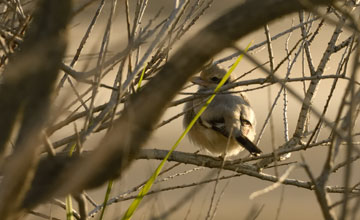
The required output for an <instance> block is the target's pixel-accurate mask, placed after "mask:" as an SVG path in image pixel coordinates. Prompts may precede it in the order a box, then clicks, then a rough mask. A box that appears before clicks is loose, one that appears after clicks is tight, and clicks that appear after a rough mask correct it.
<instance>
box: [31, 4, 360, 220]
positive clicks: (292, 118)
mask: <svg viewBox="0 0 360 220" xmlns="http://www.w3.org/2000/svg"><path fill="white" fill-rule="evenodd" d="M190 2H191V1H190ZM82 3H83V1H75V5H81V4H82ZM99 4H100V1H95V3H93V4H91V5H90V6H89V7H86V8H85V9H84V11H82V12H81V13H79V14H78V15H76V16H75V17H74V18H73V19H72V21H71V24H70V25H69V27H68V31H69V36H68V40H69V46H68V49H67V57H66V58H65V60H64V63H66V64H68V63H69V62H70V61H71V59H72V57H73V56H74V54H75V52H76V50H77V48H78V47H79V44H80V42H81V39H82V38H83V36H84V33H85V32H86V29H87V28H88V25H89V24H90V21H91V18H92V17H93V16H94V13H95V11H96V10H97V8H98V5H99ZM237 4H239V1H236V0H221V1H220V0H214V1H213V2H212V4H211V6H210V7H209V8H208V9H207V10H206V11H205V13H204V14H203V15H202V16H201V17H200V18H199V20H198V21H197V22H196V23H195V24H194V25H193V26H192V27H191V28H190V30H189V31H188V32H186V34H185V35H184V37H183V38H182V39H181V40H180V41H179V42H177V43H176V44H175V45H174V46H173V47H172V49H171V51H170V53H169V55H170V56H171V54H172V53H174V51H176V49H177V48H178V47H181V45H182V44H183V43H184V42H186V40H188V39H190V38H191V36H193V35H194V34H195V33H197V32H198V31H199V30H201V29H202V28H203V27H205V26H206V25H207V24H209V23H210V22H211V21H213V20H214V19H216V18H217V17H218V16H220V15H223V14H225V13H226V12H227V11H228V10H229V9H231V8H233V7H234V5H237ZM160 8H163V9H162V11H161V13H160V15H159V16H158V17H157V18H156V20H154V23H157V22H159V21H161V20H162V19H165V18H166V17H167V16H168V15H169V13H170V12H171V11H172V10H173V8H174V1H169V0H156V1H149V2H148V6H147V8H146V10H145V12H144V17H143V21H144V23H142V25H143V26H145V25H146V23H145V21H149V20H151V19H154V17H155V16H156V14H157V13H158V11H159V9H160ZM110 10H111V4H110V1H106V3H105V5H104V9H103V11H102V12H101V14H100V15H99V18H98V20H97V23H96V25H95V26H94V29H93V31H92V32H91V35H90V37H89V39H88V41H87V43H86V47H84V50H83V52H82V55H81V56H80V59H79V62H78V63H77V65H76V67H74V68H75V69H76V70H78V71H86V70H90V69H92V68H94V67H95V66H96V62H97V54H98V52H99V50H100V46H101V39H102V38H103V35H104V30H105V28H106V24H107V19H108V15H109V13H110ZM134 10H135V2H131V1H130V17H131V16H133V14H134ZM321 10H324V9H321ZM308 16H309V17H310V18H313V17H314V15H309V14H308V13H305V17H306V18H308ZM334 17H335V16H334ZM319 22H320V20H316V21H314V22H313V23H312V27H309V28H310V31H309V32H311V33H313V32H314V31H315V30H316V28H317V25H318V24H319ZM298 24H299V15H298V13H294V14H290V15H288V16H286V17H282V18H280V19H277V20H276V21H274V22H272V23H270V24H268V27H269V31H270V35H271V36H275V35H277V34H279V33H281V32H283V31H285V30H288V29H289V28H291V27H292V26H296V25H298ZM238 28H241V27H238ZM334 29H335V26H334V24H330V23H328V22H325V23H324V25H323V26H322V27H321V29H320V32H319V34H318V35H317V36H316V38H315V39H314V40H313V42H312V44H311V53H312V59H313V63H314V66H315V67H316V66H317V65H318V63H319V61H320V59H321V57H322V54H323V53H324V51H325V49H326V47H327V45H328V42H329V40H330V37H331V36H332V34H333V31H334ZM351 34H352V33H351V32H350V31H349V30H347V29H344V31H343V33H342V34H341V36H340V37H339V39H338V42H342V41H344V40H346V39H347V38H348V37H349V36H350V35H351ZM301 38H302V37H301V30H300V29H299V28H298V29H295V30H294V31H292V32H290V33H288V34H284V35H283V36H281V37H279V38H277V39H276V40H273V41H272V49H273V53H274V64H275V66H276V65H277V64H279V63H280V62H281V61H282V60H283V59H284V58H285V57H286V53H287V52H286V50H287V49H286V48H287V47H288V49H289V48H290V49H291V48H292V47H294V46H295V45H296V44H297V42H298V41H299V40H300V39H301ZM264 41H265V42H266V35H265V31H264V28H261V29H259V30H257V31H255V32H253V33H251V34H249V35H248V36H246V37H245V38H243V39H240V40H239V41H238V42H237V43H236V45H237V46H238V47H240V48H245V47H246V45H248V44H249V43H250V42H252V45H257V44H259V43H261V42H264ZM127 43H128V40H127V27H126V16H125V6H124V1H119V2H118V4H117V7H116V14H115V17H114V20H113V26H112V29H111V35H110V41H109V51H108V53H107V56H109V57H111V56H112V55H113V54H116V53H117V52H119V51H121V50H123V49H124V48H125V47H126V46H127ZM150 43H151V42H145V43H144V45H143V47H142V48H141V50H140V51H139V54H140V57H141V54H143V53H144V51H146V48H147V47H148V46H149V44H150ZM296 51H297V50H296ZM235 52H236V50H234V49H231V48H229V49H226V50H224V51H223V52H221V53H220V54H218V55H217V56H216V57H214V60H215V61H217V60H219V59H222V58H224V57H227V56H229V55H231V54H233V53H235ZM249 54H250V55H251V56H253V57H254V58H256V59H257V60H258V61H259V62H260V63H266V62H267V61H268V60H269V54H268V49H267V46H266V44H264V45H263V46H260V47H258V48H256V49H254V50H252V51H250V52H249ZM341 56H342V53H337V54H334V55H333V56H331V59H330V62H329V63H328V65H327V66H326V69H325V71H324V72H325V73H324V74H325V75H326V74H335V73H336V71H337V68H338V63H339V59H340V58H341ZM293 59H297V61H296V62H295V64H294V67H293V68H292V69H291V73H290V78H296V77H302V74H303V73H304V74H305V75H306V76H309V75H310V73H309V69H308V68H307V61H306V58H305V54H304V52H303V50H302V51H300V54H299V56H298V57H296V58H295V55H294V54H292V55H291V56H290V60H289V61H288V60H285V64H283V65H282V66H281V67H280V69H279V70H278V71H277V73H276V76H277V77H279V78H284V77H285V75H286V72H287V67H288V63H289V62H291V61H292V60H293ZM234 61H235V58H234V59H229V60H228V61H226V62H223V63H221V65H222V66H223V67H225V68H229V67H230V66H231V65H232V63H233V62H234ZM265 66H266V67H267V68H268V67H269V63H266V64H265ZM304 66H305V68H304ZM349 66H351V64H349ZM255 67H256V65H254V64H253V63H252V62H250V61H249V60H248V59H246V58H245V59H243V60H242V61H241V63H240V64H239V66H238V67H237V68H236V70H235V71H234V73H233V74H235V75H236V76H241V75H242V74H244V73H246V72H248V71H251V70H253V69H254V68H255ZM349 71H350V70H349ZM115 72H116V68H114V70H113V71H112V72H111V73H110V74H108V75H107V76H106V77H104V78H103V80H102V83H103V84H106V85H109V86H112V82H113V81H114V76H115ZM61 75H62V74H61ZM265 77H267V74H266V73H264V72H263V71H262V70H260V69H255V70H253V71H251V72H250V73H249V74H248V75H246V76H245V77H244V78H242V79H241V80H244V81H245V80H251V79H258V78H265ZM356 80H357V81H358V82H359V80H360V78H359V77H358V78H357V79H356ZM145 83H146V81H145ZM332 83H333V79H324V80H321V83H320V86H319V87H318V89H317V93H316V96H315V98H314V99H313V102H312V104H313V105H312V109H315V110H317V111H319V112H321V111H322V110H323V107H324V105H325V103H326V99H327V97H328V95H329V92H330V89H331V85H332ZM347 84H348V81H347V80H344V79H340V80H339V82H338V84H337V87H336V89H335V92H334V95H333V97H332V100H331V102H330V107H329V109H328V111H327V113H326V117H327V118H328V119H329V120H330V121H331V122H332V121H334V120H335V118H336V115H337V114H338V109H339V105H340V103H341V101H342V99H343V95H344V91H345V88H346V86H347ZM189 85H190V83H189ZM286 85H287V86H288V87H289V88H291V89H293V90H294V91H296V92H297V94H300V96H301V97H304V86H305V89H306V88H307V87H308V86H309V81H306V82H305V83H304V82H301V81H298V82H291V83H287V84H286ZM76 88H77V89H78V91H80V92H81V91H85V90H86V89H87V85H86V84H84V83H76ZM196 89H197V87H196V86H190V87H189V88H187V89H186V90H184V91H186V92H195V91H196ZM280 89H281V86H280V85H279V84H273V85H271V86H267V87H261V85H258V84H256V85H249V86H243V87H240V88H238V90H250V91H247V92H246V93H247V95H248V97H249V98H250V102H251V105H252V107H253V109H254V111H255V113H256V117H257V133H258V134H259V133H260V130H261V128H262V126H263V125H264V122H265V120H266V118H267V116H268V113H269V111H270V110H269V109H270V106H271V105H272V104H273V103H274V100H275V98H276V97H277V96H278V93H279V91H280ZM110 94H111V89H108V88H104V87H100V89H99V95H98V96H97V99H96V100H95V101H96V102H95V105H96V106H99V105H102V104H105V103H106V102H107V101H108V99H109V96H110ZM73 97H74V94H73V91H72V90H71V89H70V86H69V84H68V83H65V84H64V89H62V90H61V92H60V94H59V96H58V97H57V105H59V106H60V105H63V104H64V103H68V102H69V101H70V100H73V99H74V98H73ZM184 97H185V96H184V95H180V94H179V95H178V96H177V97H176V98H175V99H174V100H179V99H181V98H184ZM287 99H288V100H287V106H286V107H287V111H286V114H287V120H288V129H289V130H288V135H289V136H290V137H291V136H292V134H293V133H294V130H295V126H296V124H297V120H298V117H299V112H300V110H301V105H302V103H301V102H300V101H299V100H296V98H294V97H293V96H292V95H291V94H287ZM73 110H74V109H69V112H71V111H73ZM182 110H183V105H179V106H175V107H170V108H169V109H168V110H167V111H166V113H165V114H164V115H163V117H162V119H161V120H160V121H164V120H167V119H169V118H171V117H173V116H174V115H177V114H179V113H181V112H182ZM283 114H284V94H283V93H281V94H280V97H279V100H278V101H277V103H276V104H275V107H274V110H273V113H272V120H273V135H274V136H273V144H274V146H273V147H275V148H278V147H279V146H281V145H283V144H284V143H285V142H286V140H285V134H284V131H285V128H284V115H283ZM308 120H309V124H308V127H309V129H308V130H310V131H312V129H314V127H315V125H316V123H317V122H318V118H317V117H316V116H315V115H314V114H310V117H309V119H308ZM76 123H77V125H78V126H79V127H81V126H82V124H81V123H82V121H81V120H79V121H77V122H76ZM355 123H356V125H355V129H356V131H355V133H356V132H359V131H360V129H359V124H358V122H355ZM73 131H74V130H73V125H68V126H67V127H65V128H64V129H61V130H59V131H57V132H55V133H54V135H52V136H51V137H50V138H51V140H52V141H57V140H59V139H62V138H63V137H66V136H67V135H70V134H72V133H73ZM182 132H183V126H182V116H181V117H179V118H177V119H175V120H173V121H171V122H170V123H168V124H166V125H164V126H162V127H160V128H158V129H157V130H156V131H155V132H154V134H153V135H152V138H151V139H150V140H149V141H148V143H147V144H146V145H145V148H148V149H154V148H155V149H165V150H169V149H170V148H171V146H172V145H173V144H174V143H175V141H176V140H177V139H178V137H179V136H180V135H181V133H182ZM329 132H330V129H329V128H326V127H325V126H324V128H323V129H322V131H321V132H320V134H319V137H318V140H323V139H326V138H327V137H328V136H329ZM271 133H272V132H271V129H270V126H269V125H267V127H266V128H265V130H264V133H263V135H262V137H261V139H260V141H259V143H258V146H259V147H260V148H261V149H262V150H263V152H264V153H270V152H272V151H273V150H272V136H271ZM104 134H105V132H97V133H93V134H91V135H90V136H89V137H88V139H87V141H86V142H85V143H84V149H86V150H91V149H93V148H94V147H101V146H98V144H99V142H100V140H101V138H102V137H103V135H104ZM257 138H258V137H257ZM356 141H359V138H358V136H357V139H356ZM342 147H344V146H342ZM356 147H357V148H358V147H359V145H356ZM197 149H198V148H197V147H196V146H194V145H193V144H192V143H191V142H189V140H188V139H187V138H185V139H184V140H183V141H182V142H181V144H180V146H179V147H178V148H177V151H184V152H195V151H196V150H197ZM200 153H202V154H206V152H200ZM339 154H340V156H339V157H338V158H337V160H336V161H337V163H339V162H342V161H343V160H344V158H345V157H344V156H343V154H344V149H343V148H340V152H339ZM300 155H302V156H303V157H304V158H305V161H306V162H307V163H308V164H309V166H310V168H311V172H312V173H313V175H314V176H318V175H319V174H320V172H321V170H322V168H323V165H324V163H325V159H326V156H327V146H320V147H315V148H311V149H308V150H305V151H300V152H294V153H293V154H292V155H291V157H290V158H289V159H288V160H286V161H285V162H284V163H294V164H298V163H301V161H302V160H301V158H300ZM247 156H248V153H247V152H242V153H241V154H240V155H239V156H237V158H244V157H247ZM234 159H236V158H234ZM159 163H160V161H155V160H137V161H135V162H134V163H133V164H132V165H131V167H130V168H129V169H128V170H127V171H126V173H124V174H123V175H122V177H121V178H120V179H117V180H115V182H114V188H113V190H112V192H111V196H110V197H115V196H117V195H120V194H123V193H125V192H127V191H128V190H129V189H131V188H133V187H134V186H137V185H138V184H141V183H142V182H144V181H146V180H147V179H148V178H149V177H150V176H151V174H152V172H154V170H155V169H156V167H157V165H158V164H159ZM174 164H175V163H173V162H168V163H167V164H166V168H167V167H170V166H172V165H174ZM288 167H289V166H279V167H278V172H279V174H280V175H281V174H282V173H284V171H285V170H287V169H288ZM358 167H359V162H357V161H356V162H354V163H353V176H352V178H351V182H352V184H355V183H358V182H359V180H360V179H359V177H360V175H359V172H356V170H357V168H358ZM166 168H165V169H166ZM342 171H343V170H341V169H340V170H339V171H338V172H337V173H334V174H332V175H331V177H330V179H329V182H328V185H331V186H342V185H343V184H344V183H343V177H344V172H342ZM187 172H188V173H187ZM210 172H212V171H211V170H210V169H208V168H198V167H195V166H192V165H185V164H181V165H180V166H178V167H176V168H175V169H173V170H171V171H170V172H169V173H167V174H165V175H164V176H161V177H159V179H163V178H164V177H166V176H172V175H176V174H178V176H174V177H172V178H169V180H166V181H162V182H159V183H157V184H155V185H154V186H153V190H160V189H164V188H167V187H171V186H178V189H173V190H168V191H164V192H159V193H154V194H152V195H149V196H147V197H146V198H145V199H144V201H143V202H142V203H141V205H140V208H139V210H138V211H137V212H136V214H135V216H134V218H133V219H151V218H152V217H156V216H160V215H161V214H162V213H164V212H166V211H167V210H169V209H170V208H171V207H173V206H174V205H176V204H177V203H178V202H179V201H180V200H181V199H183V197H184V196H190V195H193V196H192V197H191V198H189V199H188V200H187V201H186V202H185V204H184V205H182V206H181V207H178V208H177V209H176V211H175V212H174V213H172V214H171V215H170V216H169V217H168V218H167V219H205V217H206V215H207V212H208V209H209V206H210V201H211V197H212V195H213V191H214V186H215V183H214V182H211V183H207V184H201V185H198V186H194V187H185V186H186V185H188V184H195V185H196V183H198V182H200V181H203V180H204V179H206V178H209V173H210ZM264 172H265V173H268V174H271V175H274V173H275V171H274V168H268V169H266V170H264ZM185 173H187V174H186V175H185ZM180 174H183V175H180ZM232 174H234V173H232V172H229V171H221V173H220V176H228V175H232ZM216 175H217V174H216V173H215V174H213V175H212V178H214V177H216ZM288 178H291V179H298V180H303V181H309V177H308V175H307V174H306V172H305V171H304V169H303V168H302V167H299V166H296V168H295V169H294V170H292V171H291V173H290V175H289V176H288ZM272 184H273V183H272V182H267V181H264V180H260V179H257V178H254V177H250V176H246V175H242V176H238V177H232V178H229V179H225V180H221V181H219V184H218V186H217V187H216V194H215V201H217V202H216V204H217V205H216V207H217V211H216V215H215V217H214V219H229V220H232V219H255V218H252V217H251V214H252V215H253V214H254V213H257V214H258V215H257V218H256V219H261V220H263V219H264V220H265V219H266V220H267V219H293V220H297V219H309V220H310V219H322V218H323V217H322V214H321V209H320V206H319V204H318V202H317V199H316V196H315V193H314V191H311V190H306V189H302V188H298V187H295V186H287V185H282V186H280V187H278V188H277V189H275V190H273V191H270V192H268V193H266V194H264V195H261V196H259V197H256V198H255V199H250V198H249V196H250V195H251V194H252V193H253V192H256V191H259V190H262V189H264V188H266V187H268V186H270V185H272ZM105 191H106V186H103V187H102V188H101V189H96V190H92V191H90V192H88V194H89V195H90V196H91V197H92V198H93V199H94V200H95V201H96V203H97V204H101V203H102V201H103V199H104V194H105ZM188 193H189V194H188ZM330 199H331V201H332V202H335V201H339V200H341V199H342V195H340V194H335V193H331V194H330ZM131 201H132V200H127V201H122V202H117V203H114V204H111V205H109V206H108V209H107V211H106V213H105V219H119V218H120V217H121V216H122V214H123V213H124V212H125V210H126V209H127V208H128V206H129V204H130V203H131ZM92 208H94V207H92V206H91V205H90V206H89V211H91V210H92ZM38 210H39V211H40V212H44V213H48V214H49V213H51V214H52V215H53V216H54V217H57V218H60V219H65V212H64V210H63V209H61V208H59V207H57V206H55V205H51V204H46V205H42V206H41V207H39V209H38ZM335 210H336V211H337V213H338V211H339V210H337V209H336V208H335ZM249 216H250V217H249ZM95 218H98V215H97V216H96V217H95ZM26 219H29V220H30V219H38V217H34V216H31V215H29V216H27V217H26Z"/></svg>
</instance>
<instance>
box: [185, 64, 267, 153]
mask: <svg viewBox="0 0 360 220" xmlns="http://www.w3.org/2000/svg"><path fill="white" fill-rule="evenodd" d="M225 74H226V70H224V69H222V68H220V67H219V66H218V65H210V66H207V67H205V68H204V69H203V70H202V71H201V73H200V77H194V78H193V79H192V81H193V82H194V83H196V84H198V85H199V90H198V92H197V93H198V94H195V95H194V96H195V97H196V99H194V100H193V101H190V102H188V103H186V105H185V108H184V109H185V111H186V110H189V111H187V112H186V114H185V116H184V121H183V123H184V126H185V127H187V126H188V125H189V123H190V121H191V120H192V119H193V118H194V116H195V114H196V113H197V112H198V111H199V110H200V108H201V107H202V106H203V104H204V103H205V101H206V100H207V99H208V97H207V96H201V95H199V93H202V92H208V91H210V92H211V91H213V90H214V89H215V87H216V86H217V84H218V83H219V82H220V80H221V79H222V77H223V76H224V75H225ZM230 81H231V79H229V80H228V82H230ZM228 82H226V83H228ZM229 92H231V90H230V91H229ZM255 125H256V121H255V113H254V111H253V110H252V108H251V107H250V104H249V100H248V99H247V97H246V96H245V94H243V93H224V94H221V93H219V94H217V95H216V97H215V98H214V100H213V101H212V102H211V103H210V105H209V106H208V107H207V109H206V110H205V112H204V113H203V114H202V115H201V117H200V118H199V120H198V121H197V122H196V123H195V125H194V126H193V127H192V129H191V130H190V131H189V133H188V136H189V138H190V140H191V141H192V142H193V143H194V144H196V145H198V146H199V147H200V148H202V149H205V150H207V151H208V152H210V153H211V154H213V155H214V156H223V157H225V156H234V155H237V154H238V153H240V152H241V151H242V150H243V149H244V148H245V149H246V150H248V151H249V152H250V153H251V154H252V155H259V154H260V153H261V150H260V149H259V148H258V147H257V146H256V145H255V144H254V143H253V142H252V141H253V140H254V138H255ZM230 134H231V138H230V139H229V136H230Z"/></svg>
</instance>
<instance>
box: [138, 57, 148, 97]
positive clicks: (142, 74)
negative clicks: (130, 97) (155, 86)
mask: <svg viewBox="0 0 360 220" xmlns="http://www.w3.org/2000/svg"><path fill="white" fill-rule="evenodd" d="M146 67H147V63H146V64H145V66H144V69H143V71H142V72H141V75H140V79H139V82H138V86H137V89H136V90H137V91H139V89H140V87H141V82H142V80H143V78H144V74H145V70H146Z"/></svg>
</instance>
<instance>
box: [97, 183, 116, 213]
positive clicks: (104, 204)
mask: <svg viewBox="0 0 360 220" xmlns="http://www.w3.org/2000/svg"><path fill="white" fill-rule="evenodd" d="M113 183H114V180H110V181H109V183H108V186H107V189H106V194H105V198H104V203H103V208H102V209H101V214H100V218H99V220H102V219H103V218H104V214H105V209H106V206H107V202H108V201H109V197H110V192H111V189H112V186H113Z"/></svg>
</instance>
